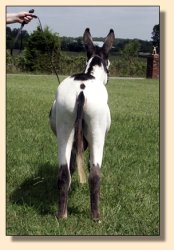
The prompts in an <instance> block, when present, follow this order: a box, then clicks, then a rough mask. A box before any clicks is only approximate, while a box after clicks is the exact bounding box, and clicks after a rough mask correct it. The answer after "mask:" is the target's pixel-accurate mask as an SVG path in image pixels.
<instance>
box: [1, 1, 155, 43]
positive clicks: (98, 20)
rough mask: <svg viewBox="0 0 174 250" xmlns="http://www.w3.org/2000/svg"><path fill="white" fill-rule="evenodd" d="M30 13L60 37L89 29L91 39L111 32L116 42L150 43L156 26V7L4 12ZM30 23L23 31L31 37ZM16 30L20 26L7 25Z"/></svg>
mask: <svg viewBox="0 0 174 250" xmlns="http://www.w3.org/2000/svg"><path fill="white" fill-rule="evenodd" d="M30 9H34V10H35V12H34V14H35V15H38V16H39V18H40V21H41V23H42V26H43V28H44V27H46V26H48V27H49V28H50V30H51V31H52V32H57V33H59V35H60V36H61V37H62V36H70V37H78V36H82V35H83V33H84V30H85V29H86V28H87V27H89V28H90V31H91V35H92V36H93V37H106V35H107V34H108V32H109V30H110V29H111V28H112V29H114V32H115V36H116V38H129V39H134V38H137V39H142V40H147V41H150V40H151V36H152V34H151V33H152V30H153V27H154V25H156V24H159V7H158V6H146V7H145V6H144V7H142V6H137V7H136V6H130V7H128V6H127V7H125V6H123V7H117V6H112V7H111V6H110V7H109V6H108V7H106V6H105V7H100V6H96V7H90V6H88V7H77V6H74V7H61V6H37V7H36V6H23V7H12V6H8V7H7V8H6V11H7V13H14V12H20V11H28V10H30ZM38 24H39V23H38V20H37V19H34V20H32V21H31V22H30V23H29V24H27V25H25V27H24V29H25V30H27V31H28V32H29V33H31V32H32V31H33V30H35V29H36V28H37V26H38ZM8 26H10V27H11V29H13V28H19V27H20V24H10V25H8Z"/></svg>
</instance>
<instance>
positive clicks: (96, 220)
mask: <svg viewBox="0 0 174 250" xmlns="http://www.w3.org/2000/svg"><path fill="white" fill-rule="evenodd" d="M93 221H94V222H95V223H98V224H101V220H100V218H93Z"/></svg>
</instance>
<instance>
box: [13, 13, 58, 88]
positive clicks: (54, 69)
mask: <svg viewBox="0 0 174 250" xmlns="http://www.w3.org/2000/svg"><path fill="white" fill-rule="evenodd" d="M29 13H34V9H31V10H29ZM32 17H33V18H37V19H38V21H39V27H40V30H41V32H42V33H43V34H44V31H43V28H42V24H41V21H40V18H39V17H38V16H36V15H32ZM25 24H26V22H25V21H24V22H23V23H22V24H21V27H20V29H19V31H18V33H17V35H16V37H15V40H14V46H13V47H14V48H15V44H16V42H17V40H18V38H19V35H20V34H21V45H20V46H21V47H20V50H21V49H22V29H23V27H24V25H25ZM45 41H46V39H45ZM46 50H47V51H48V52H51V50H50V47H49V46H48V45H47V44H46ZM49 54H50V57H51V60H50V61H51V67H52V69H53V71H54V73H55V75H56V77H57V81H58V84H60V78H59V75H58V73H57V70H56V67H55V65H54V63H53V60H52V56H51V53H49ZM11 55H13V48H12V49H11Z"/></svg>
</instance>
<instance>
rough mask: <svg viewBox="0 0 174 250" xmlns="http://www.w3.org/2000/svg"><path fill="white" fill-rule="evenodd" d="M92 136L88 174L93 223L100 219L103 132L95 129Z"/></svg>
mask: <svg viewBox="0 0 174 250" xmlns="http://www.w3.org/2000/svg"><path fill="white" fill-rule="evenodd" d="M94 130H95V131H94ZM93 132H94V133H92V134H93V135H95V136H93V137H92V138H91V143H90V172H89V189H90V204H91V216H92V219H93V220H94V221H98V220H99V219H100V211H99V200H100V176H101V164H102V158H103V147H104V139H105V131H101V132H100V129H99V128H97V127H96V129H93Z"/></svg>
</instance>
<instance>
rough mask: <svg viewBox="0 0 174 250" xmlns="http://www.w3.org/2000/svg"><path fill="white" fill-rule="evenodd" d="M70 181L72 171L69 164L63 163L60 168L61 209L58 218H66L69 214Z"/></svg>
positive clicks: (59, 202) (59, 201)
mask: <svg viewBox="0 0 174 250" xmlns="http://www.w3.org/2000/svg"><path fill="white" fill-rule="evenodd" d="M69 183H70V173H69V170H68V166H67V165H62V166H61V167H60V170H59V176H58V190H59V200H58V204H59V211H58V215H57V217H58V218H64V217H66V216H67V201H68V190H69Z"/></svg>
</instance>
